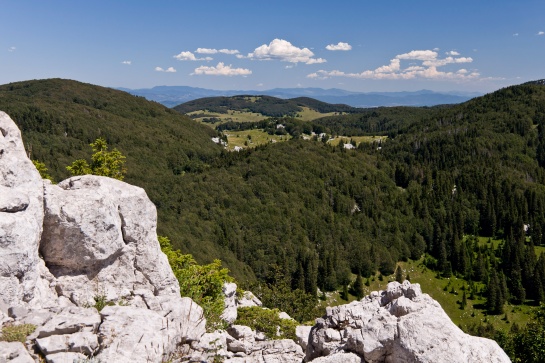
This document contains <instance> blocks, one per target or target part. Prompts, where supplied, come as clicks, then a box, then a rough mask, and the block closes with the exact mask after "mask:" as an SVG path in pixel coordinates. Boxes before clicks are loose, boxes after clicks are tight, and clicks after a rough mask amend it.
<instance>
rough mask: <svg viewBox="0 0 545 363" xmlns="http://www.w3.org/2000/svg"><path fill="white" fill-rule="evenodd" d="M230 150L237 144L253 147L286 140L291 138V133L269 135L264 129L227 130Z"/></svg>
mask: <svg viewBox="0 0 545 363" xmlns="http://www.w3.org/2000/svg"><path fill="white" fill-rule="evenodd" d="M225 135H227V144H228V147H227V148H228V150H234V149H235V147H236V146H238V147H242V148H245V149H246V148H251V147H256V146H259V145H263V144H268V143H274V142H281V141H286V140H289V139H290V138H291V136H289V135H282V136H279V135H269V134H268V133H266V132H265V131H263V130H262V129H258V130H244V131H226V132H225Z"/></svg>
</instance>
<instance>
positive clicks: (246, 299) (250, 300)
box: [237, 291, 263, 308]
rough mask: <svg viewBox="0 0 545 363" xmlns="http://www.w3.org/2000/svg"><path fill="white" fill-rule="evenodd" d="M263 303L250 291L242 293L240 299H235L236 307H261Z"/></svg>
mask: <svg viewBox="0 0 545 363" xmlns="http://www.w3.org/2000/svg"><path fill="white" fill-rule="evenodd" d="M262 305H263V303H262V302H261V300H259V299H258V298H257V297H256V296H255V295H254V294H253V293H252V292H251V291H244V293H243V294H242V297H241V298H237V307H239V308H243V307H252V306H262Z"/></svg>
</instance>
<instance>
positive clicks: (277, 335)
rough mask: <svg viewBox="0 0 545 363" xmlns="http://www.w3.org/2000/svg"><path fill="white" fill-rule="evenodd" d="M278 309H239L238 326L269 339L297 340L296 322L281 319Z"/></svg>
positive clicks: (252, 307) (257, 307)
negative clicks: (246, 327) (243, 326)
mask: <svg viewBox="0 0 545 363" xmlns="http://www.w3.org/2000/svg"><path fill="white" fill-rule="evenodd" d="M279 312H280V311H279V310H278V309H272V310H271V309H264V308H261V307H259V306H251V307H243V308H238V316H237V320H236V321H235V323H236V324H239V325H246V326H249V327H250V328H252V329H253V330H256V331H260V332H262V333H265V335H266V336H267V338H269V339H293V340H295V339H296V336H295V328H296V327H297V325H298V323H297V322H296V321H295V320H290V319H281V318H279V317H278V313H279Z"/></svg>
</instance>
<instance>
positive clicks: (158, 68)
mask: <svg viewBox="0 0 545 363" xmlns="http://www.w3.org/2000/svg"><path fill="white" fill-rule="evenodd" d="M155 70H156V71H157V72H166V73H176V69H174V67H168V68H167V69H163V68H161V67H155Z"/></svg>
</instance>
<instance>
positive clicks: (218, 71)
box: [191, 62, 252, 76]
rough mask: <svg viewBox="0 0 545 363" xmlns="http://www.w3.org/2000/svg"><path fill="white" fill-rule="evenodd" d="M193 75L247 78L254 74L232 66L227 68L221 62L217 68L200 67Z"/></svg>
mask: <svg viewBox="0 0 545 363" xmlns="http://www.w3.org/2000/svg"><path fill="white" fill-rule="evenodd" d="M191 74H192V75H195V74H196V75H207V76H247V75H250V74H252V71H251V70H249V69H245V68H232V66H231V65H228V66H226V65H225V64H224V63H223V62H219V63H218V65H217V66H216V67H207V66H200V67H198V68H195V71H194V72H193V73H191Z"/></svg>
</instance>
